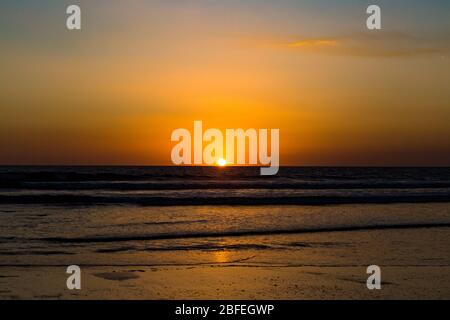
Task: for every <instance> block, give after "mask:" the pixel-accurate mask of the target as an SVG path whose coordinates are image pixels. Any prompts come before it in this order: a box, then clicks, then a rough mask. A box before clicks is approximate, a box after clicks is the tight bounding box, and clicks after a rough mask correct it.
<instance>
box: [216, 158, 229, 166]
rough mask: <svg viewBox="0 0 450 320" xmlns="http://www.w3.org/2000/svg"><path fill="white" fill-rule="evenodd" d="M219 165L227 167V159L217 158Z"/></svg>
mask: <svg viewBox="0 0 450 320" xmlns="http://www.w3.org/2000/svg"><path fill="white" fill-rule="evenodd" d="M217 165H218V166H219V167H225V166H226V165H227V160H225V159H224V158H220V159H219V160H217Z"/></svg>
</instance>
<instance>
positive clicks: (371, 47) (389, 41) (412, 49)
mask: <svg viewBox="0 0 450 320" xmlns="http://www.w3.org/2000/svg"><path fill="white" fill-rule="evenodd" d="M283 47H285V48H290V49H292V50H298V51H301V52H312V53H321V54H332V55H350V56H361V57H385V58H393V57H414V56H429V55H440V56H443V55H447V54H449V53H450V38H449V37H447V36H445V37H434V38H430V37H428V38H427V37H416V36H413V35H409V34H405V33H398V32H383V31H377V32H367V33H361V34H356V35H351V36H342V37H326V38H309V39H295V40H290V41H285V42H284V44H283Z"/></svg>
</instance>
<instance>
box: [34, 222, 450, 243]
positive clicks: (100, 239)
mask: <svg viewBox="0 0 450 320" xmlns="http://www.w3.org/2000/svg"><path fill="white" fill-rule="evenodd" d="M449 227H450V222H438V223H405V224H368V225H352V226H334V227H317V228H295V229H268V230H240V231H223V232H191V233H181V232H180V233H167V234H164V233H161V234H148V235H130V236H114V237H106V236H105V237H101V236H99V237H74V238H69V237H47V238H39V239H34V240H39V241H47V242H54V243H103V242H104V243H108V242H127V241H151V240H171V239H192V238H218V237H220V238H224V237H242V236H259V235H281V234H300V233H319V232H351V231H369V230H390V229H423V228H449Z"/></svg>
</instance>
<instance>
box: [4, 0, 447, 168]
mask: <svg viewBox="0 0 450 320" xmlns="http://www.w3.org/2000/svg"><path fill="white" fill-rule="evenodd" d="M326 2H327V1H319V2H317V4H313V2H310V3H309V4H308V5H305V7H301V5H299V4H293V2H292V1H286V3H285V6H283V5H282V3H283V1H279V2H277V3H278V4H275V2H274V3H272V4H263V3H261V2H255V1H248V2H245V1H244V3H247V4H248V5H247V6H245V5H243V4H242V3H241V4H239V2H237V1H229V2H228V3H227V4H217V3H210V2H205V1H185V2H178V1H175V2H174V3H172V4H167V3H164V2H163V1H152V2H150V3H145V2H139V1H136V2H131V3H130V4H129V5H125V4H114V5H107V3H106V2H101V1H100V2H98V3H96V4H92V3H91V4H89V3H88V2H86V3H85V4H83V6H82V10H83V14H85V19H84V20H83V21H84V24H83V30H82V31H81V32H69V31H67V30H65V28H64V15H63V16H62V17H61V16H60V15H58V13H59V12H63V13H64V5H63V4H59V5H55V4H47V7H45V10H44V9H42V8H40V7H37V9H36V10H28V11H26V12H24V11H21V10H23V8H20V7H14V6H11V8H9V9H8V10H6V11H4V12H2V17H0V18H2V19H1V20H2V22H1V24H2V25H1V27H2V28H1V30H2V32H1V35H2V37H4V39H3V40H2V41H1V44H0V49H1V50H0V60H1V61H2V62H6V63H2V67H1V74H0V86H1V88H2V90H1V91H0V108H1V118H0V125H1V126H0V164H141V165H159V164H170V150H171V148H172V146H173V145H174V143H171V141H170V135H171V132H172V130H174V129H176V128H189V129H190V128H192V125H193V121H194V120H202V121H203V125H204V127H205V128H211V127H214V128H219V129H223V130H225V129H226V128H244V129H246V128H279V129H280V145H281V150H280V161H281V165H450V142H449V141H450V140H449V136H450V126H449V125H448V123H449V119H450V105H449V98H450V90H449V84H450V56H449V48H450V43H449V39H450V38H449V34H448V30H449V29H448V28H447V27H448V21H449V20H450V19H445V18H448V15H447V17H445V16H441V15H439V14H438V12H440V10H439V6H440V5H444V6H446V5H445V4H442V2H440V1H435V2H436V10H435V11H430V10H429V11H428V12H425V14H426V15H428V16H426V17H427V19H430V21H433V22H432V23H431V22H430V23H429V24H428V26H427V28H426V29H424V28H419V27H417V26H416V25H414V24H412V17H410V16H408V14H405V13H403V15H401V14H402V12H403V11H402V10H399V9H398V8H397V7H396V6H393V7H392V8H391V9H392V11H390V14H391V16H392V15H394V14H397V15H398V17H397V18H396V19H394V18H393V17H391V16H388V18H386V25H387V26H386V27H385V28H384V29H383V31H379V32H377V33H370V32H367V30H365V29H364V26H365V8H364V7H363V6H361V8H355V7H351V8H350V7H345V4H344V5H343V8H342V10H341V9H339V10H336V12H335V11H332V10H331V9H330V11H327V10H323V8H322V6H324V5H325V3H326ZM44 3H45V1H44ZM344 3H345V1H344ZM405 3H406V2H405ZM250 4H251V6H250ZM42 5H43V6H45V4H42ZM345 8H347V9H348V10H347V11H346V10H344V9H345ZM40 9H42V10H40ZM61 9H62V11H61ZM296 10H297V11H296ZM417 10H419V9H417ZM388 12H389V11H388ZM24 15H25V16H27V17H28V18H29V19H26V20H27V21H31V22H29V23H27V24H25V25H23V24H20V23H19V22H20V21H22V20H23V19H22V20H20V19H16V18H18V17H22V18H23V16H24ZM433 18H434V19H433ZM61 21H62V22H61ZM383 21H384V20H383ZM389 22H390V23H389ZM33 23H34V24H33ZM6 27H7V28H6ZM446 28H447V29H446ZM5 30H10V31H9V32H7V31H5ZM446 32H447V33H446Z"/></svg>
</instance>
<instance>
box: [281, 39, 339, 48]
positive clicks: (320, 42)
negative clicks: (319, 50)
mask: <svg viewBox="0 0 450 320" xmlns="http://www.w3.org/2000/svg"><path fill="white" fill-rule="evenodd" d="M337 44H338V41H337V40H335V39H307V40H300V41H294V42H291V43H288V46H289V47H292V48H304V47H330V46H331V47H332V46H336V45H337Z"/></svg>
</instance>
